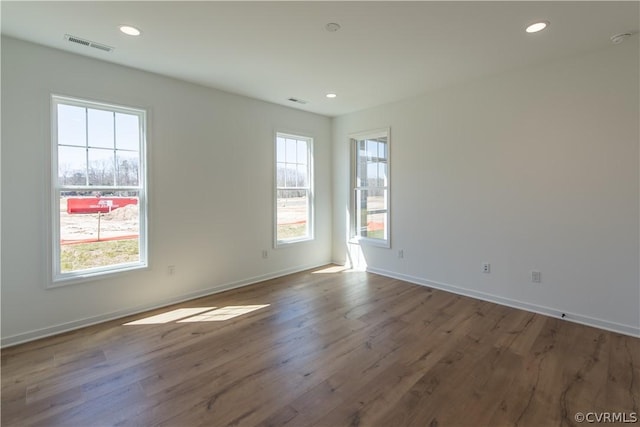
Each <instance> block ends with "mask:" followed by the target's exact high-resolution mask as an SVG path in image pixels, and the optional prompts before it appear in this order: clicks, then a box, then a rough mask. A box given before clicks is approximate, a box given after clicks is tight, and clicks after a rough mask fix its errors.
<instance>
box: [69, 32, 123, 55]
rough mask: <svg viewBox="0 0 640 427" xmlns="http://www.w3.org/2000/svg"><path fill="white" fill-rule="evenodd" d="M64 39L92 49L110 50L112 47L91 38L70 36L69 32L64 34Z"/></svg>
mask: <svg viewBox="0 0 640 427" xmlns="http://www.w3.org/2000/svg"><path fill="white" fill-rule="evenodd" d="M64 38H65V40H67V41H70V42H71V43H76V44H80V45H82V46H87V47H92V48H94V49H98V50H102V51H105V52H111V51H112V50H113V48H112V47H111V46H107V45H104V44H100V43H96V42H92V41H91V40H85V39H81V38H80V37H76V36H72V35H70V34H65V35H64Z"/></svg>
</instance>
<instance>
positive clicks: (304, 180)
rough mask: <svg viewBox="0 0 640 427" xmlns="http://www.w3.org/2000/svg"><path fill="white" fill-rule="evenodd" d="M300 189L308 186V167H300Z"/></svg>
mask: <svg viewBox="0 0 640 427" xmlns="http://www.w3.org/2000/svg"><path fill="white" fill-rule="evenodd" d="M297 186H298V187H306V186H307V166H305V165H298V184H297Z"/></svg>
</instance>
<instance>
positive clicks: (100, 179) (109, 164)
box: [89, 148, 114, 185]
mask: <svg viewBox="0 0 640 427" xmlns="http://www.w3.org/2000/svg"><path fill="white" fill-rule="evenodd" d="M113 160H114V159H113V150H104V149H99V148H89V185H114V182H113V178H114V176H113V172H114V165H113Z"/></svg>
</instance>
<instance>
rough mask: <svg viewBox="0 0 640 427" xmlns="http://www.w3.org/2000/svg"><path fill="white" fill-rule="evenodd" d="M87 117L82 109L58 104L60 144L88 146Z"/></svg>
mask: <svg viewBox="0 0 640 427" xmlns="http://www.w3.org/2000/svg"><path fill="white" fill-rule="evenodd" d="M86 140H87V117H86V110H85V109H84V108H82V107H74V106H72V105H61V104H58V144H59V145H60V144H62V145H79V146H82V147H84V146H86V145H87V143H86Z"/></svg>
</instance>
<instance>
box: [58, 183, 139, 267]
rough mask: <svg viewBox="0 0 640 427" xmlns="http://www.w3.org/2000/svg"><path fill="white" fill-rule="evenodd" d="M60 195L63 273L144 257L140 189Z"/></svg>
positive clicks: (136, 260)
mask: <svg viewBox="0 0 640 427" xmlns="http://www.w3.org/2000/svg"><path fill="white" fill-rule="evenodd" d="M59 196H60V197H59V200H60V242H59V244H60V271H61V272H62V273H68V272H71V271H78V270H87V269H90V268H98V267H107V266H112V265H117V264H124V263H131V262H139V261H140V236H139V235H140V213H139V210H138V193H137V192H113V193H103V194H102V195H98V194H96V193H94V192H66V193H64V192H63V193H61V194H60V195H59Z"/></svg>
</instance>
